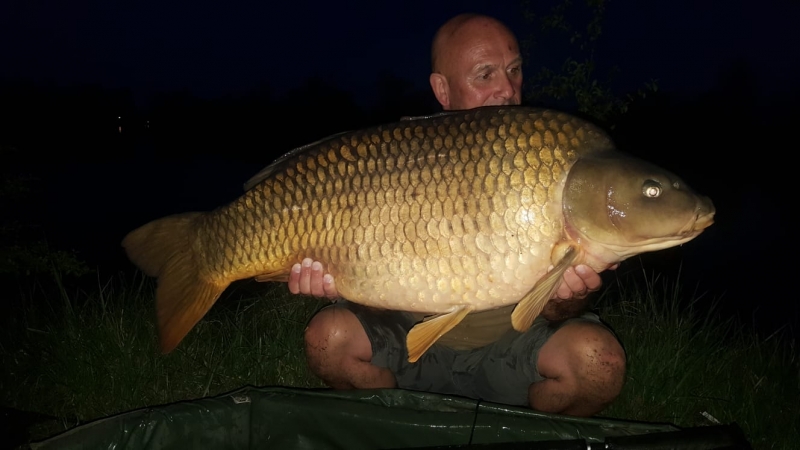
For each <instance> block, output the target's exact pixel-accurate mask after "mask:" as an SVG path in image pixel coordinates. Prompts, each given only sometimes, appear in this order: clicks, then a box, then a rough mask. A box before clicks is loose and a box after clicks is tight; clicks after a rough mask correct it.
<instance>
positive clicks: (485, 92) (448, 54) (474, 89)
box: [430, 14, 522, 109]
mask: <svg viewBox="0 0 800 450" xmlns="http://www.w3.org/2000/svg"><path fill="white" fill-rule="evenodd" d="M431 66H432V72H433V73H432V74H431V80H430V81H431V87H432V88H433V91H434V94H435V95H436V98H437V99H438V100H439V103H441V104H442V107H444V109H469V108H474V107H477V106H483V105H491V104H519V103H520V92H519V90H520V88H521V84H522V68H521V66H522V58H521V57H520V54H519V45H518V43H517V39H516V37H515V36H514V34H513V33H512V32H511V30H509V29H508V27H506V26H505V25H504V24H503V23H502V22H500V21H499V20H497V19H494V18H492V17H488V16H484V15H480V14H460V15H458V16H456V17H453V18H452V19H450V20H448V21H447V22H446V23H445V24H444V25H442V26H441V27H440V28H439V30H438V31H437V32H436V35H435V36H434V38H433V43H432V45H431Z"/></svg>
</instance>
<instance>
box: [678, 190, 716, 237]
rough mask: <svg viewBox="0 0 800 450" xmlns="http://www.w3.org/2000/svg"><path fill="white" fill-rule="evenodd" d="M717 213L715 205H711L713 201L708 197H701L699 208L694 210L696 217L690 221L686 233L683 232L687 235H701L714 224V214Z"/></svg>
mask: <svg viewBox="0 0 800 450" xmlns="http://www.w3.org/2000/svg"><path fill="white" fill-rule="evenodd" d="M716 212H717V211H716V209H715V208H714V204H713V203H711V199H709V198H708V197H701V198H700V199H699V200H698V205H697V208H695V210H694V217H693V218H692V220H691V221H689V224H688V225H689V226H688V227H687V228H686V229H685V231H684V230H681V231H682V232H683V233H686V234H689V233H697V234H699V233H700V232H701V231H703V230H705V229H706V228H708V227H710V226H711V225H712V224H713V223H714V214H715V213H716Z"/></svg>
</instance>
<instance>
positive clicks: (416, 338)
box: [406, 306, 472, 363]
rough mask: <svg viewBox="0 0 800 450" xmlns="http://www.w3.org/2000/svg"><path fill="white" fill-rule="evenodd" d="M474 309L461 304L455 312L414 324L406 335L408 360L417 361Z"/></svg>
mask: <svg viewBox="0 0 800 450" xmlns="http://www.w3.org/2000/svg"><path fill="white" fill-rule="evenodd" d="M470 311H472V308H470V307H468V306H460V307H458V309H456V310H455V311H453V312H449V313H447V314H442V315H440V316H438V317H435V318H433V319H429V320H426V321H423V322H421V323H418V324H416V325H414V327H413V328H411V331H409V332H408V336H407V337H406V347H408V362H412V363H413V362H417V360H418V359H419V358H420V357H421V356H422V354H423V353H425V352H426V351H427V350H428V349H429V348H431V346H432V345H433V344H434V343H435V342H436V341H437V340H438V339H439V338H440V337H442V335H444V334H445V333H447V332H448V331H450V330H452V329H453V327H455V326H456V325H458V324H459V323H460V322H461V321H462V320H463V319H464V317H466V315H467V314H468V313H469V312H470Z"/></svg>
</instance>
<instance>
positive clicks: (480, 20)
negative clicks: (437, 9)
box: [431, 13, 516, 72]
mask: <svg viewBox="0 0 800 450" xmlns="http://www.w3.org/2000/svg"><path fill="white" fill-rule="evenodd" d="M487 32H488V33H500V34H505V35H507V36H510V37H511V38H512V40H513V41H514V42H515V43H516V38H514V34H513V33H512V32H511V30H509V29H508V27H506V26H505V25H504V24H503V23H502V22H500V21H499V20H497V19H495V18H493V17H489V16H484V15H481V14H472V13H465V14H459V15H457V16H455V17H453V18H452V19H450V20H448V21H447V22H445V23H444V25H442V26H441V27H439V30H437V31H436V34H435V35H434V36H433V45H432V46H431V66H432V69H433V72H439V71H440V66H441V65H442V59H443V58H446V57H447V53H450V52H453V51H456V50H458V48H459V47H463V45H464V44H465V43H469V41H470V40H474V39H476V38H478V37H479V36H480V35H481V34H482V33H487Z"/></svg>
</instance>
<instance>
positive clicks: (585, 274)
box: [575, 264, 603, 292]
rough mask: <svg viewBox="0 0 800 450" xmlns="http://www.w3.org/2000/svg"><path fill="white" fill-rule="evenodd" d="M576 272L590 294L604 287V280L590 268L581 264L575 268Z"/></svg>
mask: <svg viewBox="0 0 800 450" xmlns="http://www.w3.org/2000/svg"><path fill="white" fill-rule="evenodd" d="M575 272H576V273H577V274H578V276H579V277H580V278H581V281H582V283H583V284H584V286H585V287H586V289H587V290H588V291H589V292H594V291H597V290H599V289H600V287H601V286H602V285H603V279H602V278H601V277H600V274H599V273H597V272H595V271H594V270H592V268H591V267H589V266H586V265H583V264H581V265H579V266H578V267H576V268H575Z"/></svg>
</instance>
